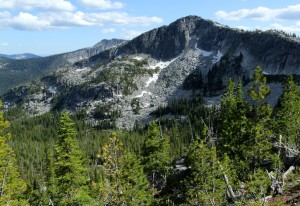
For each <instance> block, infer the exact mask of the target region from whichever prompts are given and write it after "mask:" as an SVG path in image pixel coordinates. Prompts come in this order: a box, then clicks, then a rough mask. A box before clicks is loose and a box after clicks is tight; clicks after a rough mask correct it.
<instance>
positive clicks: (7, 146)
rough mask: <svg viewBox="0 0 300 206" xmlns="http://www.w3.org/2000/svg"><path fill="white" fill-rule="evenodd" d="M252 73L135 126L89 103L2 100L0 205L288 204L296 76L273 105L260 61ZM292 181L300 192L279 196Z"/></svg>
mask: <svg viewBox="0 0 300 206" xmlns="http://www.w3.org/2000/svg"><path fill="white" fill-rule="evenodd" d="M249 81H250V84H249V85H250V86H248V87H245V88H244V85H243V84H242V82H238V81H233V80H231V79H229V80H228V83H227V88H225V89H224V90H223V94H222V96H221V101H220V102H219V103H218V104H214V105H210V104H207V102H205V100H204V98H203V97H202V96H201V95H199V94H197V95H194V96H193V97H192V98H190V99H174V100H172V101H169V103H168V104H167V105H164V106H161V107H159V108H158V109H157V110H156V111H154V112H152V114H151V115H152V117H154V118H153V119H154V120H153V121H151V122H150V123H149V124H146V125H141V124H139V123H136V125H135V127H134V129H132V130H121V129H117V128H116V127H115V125H113V124H108V123H107V122H105V121H103V122H102V123H99V124H97V125H94V124H92V123H91V122H90V121H88V120H87V114H86V111H84V110H80V111H77V112H75V113H68V112H66V111H62V112H57V111H51V112H48V113H45V114H42V115H39V116H28V115H26V114H25V113H24V110H23V108H22V105H19V106H16V107H13V108H10V109H4V108H1V113H0V205H1V206H2V205H3V206H6V205H10V206H26V205H33V206H49V205H50V206H60V205H61V206H84V205H87V206H101V205H104V206H123V205H124V206H140V205H141V206H142V205H145V206H146V205H149V206H150V205H155V206H156V205H162V206H173V205H182V206H188V205H192V206H196V205H212V206H218V205H288V204H291V203H292V201H294V199H296V198H298V199H299V198H300V197H299V195H298V194H299V193H298V194H297V192H300V182H299V181H297V180H298V179H300V170H299V167H298V166H299V154H300V150H299V148H300V90H299V87H298V84H297V83H296V82H295V79H294V78H293V76H289V77H286V78H285V81H284V85H283V90H282V94H281V96H280V98H279V100H278V102H277V104H276V106H275V107H271V106H270V105H269V103H268V102H267V101H265V98H266V97H267V96H268V95H269V94H270V92H271V91H270V87H269V86H268V85H267V79H266V77H265V75H264V74H263V71H262V70H261V69H260V67H257V68H256V69H255V70H254V73H253V77H252V78H251V79H250V80H249ZM0 105H1V106H2V103H1V104H0ZM100 110H101V108H99V112H98V113H99V115H100V116H101V114H102V113H101V111H100ZM165 114H169V116H172V118H164V115H165ZM116 115H119V114H116ZM285 191H294V192H295V191H296V194H295V195H294V197H293V198H292V199H291V198H290V199H283V198H277V199H276V197H280V196H281V195H282V194H283V193H284V192H285ZM297 195H298V196H297ZM270 197H271V198H273V200H272V201H271V202H268V203H267V199H268V198H270Z"/></svg>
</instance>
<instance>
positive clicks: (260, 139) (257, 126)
mask: <svg viewBox="0 0 300 206" xmlns="http://www.w3.org/2000/svg"><path fill="white" fill-rule="evenodd" d="M248 94H249V96H250V97H251V99H252V105H251V111H250V112H251V113H250V115H249V118H248V119H249V124H250V130H249V137H248V139H249V141H248V147H245V150H246V152H247V155H246V158H247V161H248V162H249V163H250V164H249V165H250V167H251V169H252V171H255V169H257V168H259V167H261V166H263V165H265V164H266V162H268V161H269V162H271V163H272V162H273V163H274V160H275V156H274V155H273V153H272V144H271V139H270V136H271V130H270V125H271V122H270V121H271V113H272V109H271V107H270V105H269V104H268V103H267V102H265V101H264V100H265V98H266V97H267V96H268V95H269V94H270V87H269V86H267V85H266V77H265V76H264V75H263V72H262V70H261V69H260V67H257V68H256V69H255V70H254V74H253V82H252V86H251V87H250V88H249V89H248ZM246 148H248V149H246Z"/></svg>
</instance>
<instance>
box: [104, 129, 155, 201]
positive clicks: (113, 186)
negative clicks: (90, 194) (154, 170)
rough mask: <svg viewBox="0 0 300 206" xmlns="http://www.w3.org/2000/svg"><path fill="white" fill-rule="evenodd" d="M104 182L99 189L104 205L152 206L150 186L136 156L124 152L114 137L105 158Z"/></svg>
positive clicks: (114, 136) (110, 141)
mask: <svg viewBox="0 0 300 206" xmlns="http://www.w3.org/2000/svg"><path fill="white" fill-rule="evenodd" d="M101 158H102V161H103V165H102V169H103V178H102V180H101V181H100V184H99V186H98V188H99V193H100V194H99V195H100V199H101V203H102V204H104V205H117V206H118V205H132V206H134V205H150V203H151V198H152V197H151V193H150V187H149V182H148V180H147V179H146V176H145V175H144V174H143V167H142V166H141V165H140V162H139V161H138V159H137V158H136V157H135V155H133V154H131V153H129V152H126V151H124V148H123V145H122V143H121V142H120V141H119V139H118V138H117V136H116V134H115V133H113V134H112V135H111V137H110V139H109V142H108V144H107V145H105V146H104V147H103V154H102V156H101Z"/></svg>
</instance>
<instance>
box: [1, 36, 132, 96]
mask: <svg viewBox="0 0 300 206" xmlns="http://www.w3.org/2000/svg"><path fill="white" fill-rule="evenodd" d="M125 42H127V41H125V40H121V39H111V40H106V39H104V40H102V41H100V42H99V43H97V44H96V45H94V46H93V47H89V48H84V49H79V50H77V51H73V52H68V53H63V54H56V55H52V56H47V57H40V58H35V57H32V58H24V59H22V58H19V59H17V56H16V57H15V58H12V57H11V58H8V57H1V56H0V95H1V94H3V93H4V92H5V91H7V90H8V89H9V88H12V87H15V86H17V85H20V84H22V83H25V82H26V81H30V80H33V79H35V78H37V77H38V76H41V75H44V74H47V73H49V72H51V71H54V70H57V69H60V68H66V67H68V66H70V65H72V64H74V63H75V62H78V61H85V60H87V59H89V58H90V57H91V56H94V55H96V54H98V53H100V52H102V51H105V50H107V49H110V48H113V47H115V46H119V45H120V44H123V43H125ZM11 56H12V55H11ZM24 56H26V55H25V54H24ZM19 57H21V56H19ZM28 57H29V55H28Z"/></svg>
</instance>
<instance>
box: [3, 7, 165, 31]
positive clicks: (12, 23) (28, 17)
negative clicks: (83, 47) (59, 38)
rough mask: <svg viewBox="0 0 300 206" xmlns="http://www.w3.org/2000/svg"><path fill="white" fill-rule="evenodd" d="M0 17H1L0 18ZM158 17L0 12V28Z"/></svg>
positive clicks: (125, 21) (143, 21)
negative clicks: (14, 14) (13, 14)
mask: <svg viewBox="0 0 300 206" xmlns="http://www.w3.org/2000/svg"><path fill="white" fill-rule="evenodd" d="M1 17H2V18H1ZM162 21H163V20H162V19H160V18H158V17H145V16H142V17H140V16H130V15H129V14H127V13H124V12H103V13H84V12H81V11H77V12H66V11H65V12H63V11H60V12H53V11H52V12H41V13H37V14H35V15H33V14H31V13H28V12H20V13H19V14H18V15H16V16H12V15H11V14H10V13H9V12H2V13H1V12H0V28H9V27H10V28H14V29H17V30H30V31H34V30H49V29H67V28H71V27H73V26H105V25H111V24H113V25H128V26H135V25H138V26H148V25H151V24H156V23H161V22H162Z"/></svg>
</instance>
